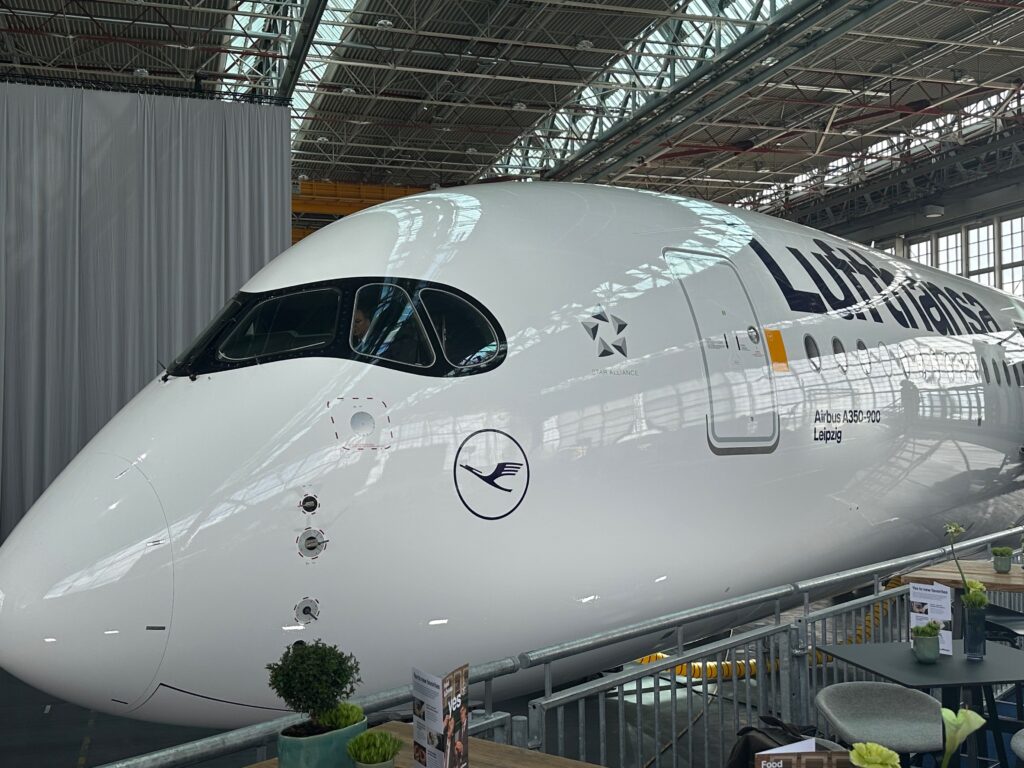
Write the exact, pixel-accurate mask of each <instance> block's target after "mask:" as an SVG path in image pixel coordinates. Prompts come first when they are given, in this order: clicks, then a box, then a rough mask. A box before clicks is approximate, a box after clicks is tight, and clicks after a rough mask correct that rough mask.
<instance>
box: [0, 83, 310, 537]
mask: <svg viewBox="0 0 1024 768" xmlns="http://www.w3.org/2000/svg"><path fill="white" fill-rule="evenodd" d="M288 119H289V116H288V109H287V108H285V107H266V106H257V105H250V104H229V103H223V102H218V101H208V100H201V99H188V98H172V97H166V96H151V95H142V94H128V93H108V92H102V91H89V90H76V89H64V88H49V87H36V86H28V85H17V84H5V83H0V541H2V540H3V539H4V538H6V536H7V534H8V533H9V532H10V531H11V530H12V529H13V528H14V525H15V524H16V523H17V521H18V520H19V519H20V518H21V517H22V515H24V513H25V512H26V511H27V510H28V508H29V507H30V506H31V504H32V502H33V501H34V500H35V499H36V498H37V497H38V496H39V495H40V494H41V493H42V491H43V490H44V489H45V488H46V486H47V484H49V482H50V481H51V480H52V479H53V478H54V477H56V475H57V474H58V473H59V472H60V470H61V469H62V468H63V467H64V466H65V465H66V464H67V463H68V461H70V460H71V458H72V457H73V456H74V455H75V454H76V453H77V452H78V450H79V448H81V447H82V446H83V445H84V444H85V443H86V442H87V441H88V440H89V438H90V437H92V435H94V434H95V433H96V432H97V431H98V430H99V429H100V427H102V426H103V425H104V424H105V423H106V422H107V420H108V419H110V417H111V416H112V415H113V414H114V413H116V412H117V410H118V409H119V408H120V407H121V406H122V405H124V404H125V403H126V402H127V401H128V400H129V399H130V398H131V397H132V396H133V395H134V394H135V393H136V392H137V391H138V390H139V389H141V388H142V387H143V385H145V384H146V383H147V382H148V381H150V380H151V379H152V378H153V377H154V376H156V375H157V374H158V373H159V372H160V364H159V363H158V362H157V361H158V359H159V360H162V361H163V362H164V363H168V362H169V361H170V358H172V357H173V356H174V355H175V354H177V353H178V352H180V351H181V350H182V348H183V347H184V346H185V344H187V343H188V342H189V341H190V340H191V339H192V338H193V337H194V336H195V335H196V333H198V331H199V330H200V329H201V328H202V327H203V326H204V325H205V324H206V323H207V322H208V321H209V320H210V319H211V318H212V317H213V315H214V313H215V312H216V311H217V310H218V309H219V308H220V306H221V305H222V304H223V303H224V301H225V299H226V298H227V297H228V296H230V295H231V294H233V293H234V292H235V291H237V290H238V288H239V287H240V286H241V285H242V283H243V282H244V281H245V280H246V279H247V278H248V277H249V276H250V275H252V274H253V273H254V272H255V271H256V270H258V269H259V268H260V267H261V266H262V265H264V264H265V263H266V262H267V261H269V260H270V259H271V258H273V257H274V256H276V255H277V254H278V253H279V252H280V251H282V250H284V249H285V248H286V247H287V246H288V245H289V244H290V241H291V233H290V194H291V191H290V157H289V126H288Z"/></svg>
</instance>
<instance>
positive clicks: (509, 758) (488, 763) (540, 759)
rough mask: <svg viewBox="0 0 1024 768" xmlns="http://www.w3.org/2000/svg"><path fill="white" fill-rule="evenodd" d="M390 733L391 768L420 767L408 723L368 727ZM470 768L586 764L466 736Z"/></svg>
mask: <svg viewBox="0 0 1024 768" xmlns="http://www.w3.org/2000/svg"><path fill="white" fill-rule="evenodd" d="M372 730H375V731H387V732H388V733H393V734H394V735H395V736H397V737H398V738H400V739H401V740H402V743H403V744H404V745H405V746H404V747H403V748H402V751H401V752H399V753H398V757H396V758H395V768H422V766H420V764H419V763H417V762H414V761H413V759H412V724H410V723H385V724H384V725H378V726H377V727H376V728H374V729H372ZM469 765H470V768H583V766H587V768H590V766H588V764H587V763H581V762H579V761H577V760H569V759H568V758H565V757H555V756H554V755H548V754H545V753H544V752H535V751H533V750H532V749H521V748H519V747H510V746H508V745H507V744H495V743H494V742H493V741H487V740H485V739H478V738H476V737H475V736H470V737H469ZM249 768H277V758H276V757H275V758H274V759H273V760H264V761H263V762H262V763H256V764H255V765H252V766H249Z"/></svg>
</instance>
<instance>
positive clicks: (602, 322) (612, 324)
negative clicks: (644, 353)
mask: <svg viewBox="0 0 1024 768" xmlns="http://www.w3.org/2000/svg"><path fill="white" fill-rule="evenodd" d="M580 323H581V324H582V325H583V330H585V331H586V332H587V335H589V336H590V338H591V339H593V340H594V341H596V342H597V356H598V357H609V356H611V355H614V354H615V353H616V352H618V353H619V354H620V355H622V356H623V357H627V354H626V337H625V335H623V331H625V330H626V326H627V325H629V323H627V322H626V321H625V320H623V319H622V318H621V317H616V316H615V315H613V314H612V313H611V312H605V311H604V307H600V306H599V307H597V308H596V309H595V310H594V313H593V314H592V315H590V316H589V317H586V318H584V319H583V320H580Z"/></svg>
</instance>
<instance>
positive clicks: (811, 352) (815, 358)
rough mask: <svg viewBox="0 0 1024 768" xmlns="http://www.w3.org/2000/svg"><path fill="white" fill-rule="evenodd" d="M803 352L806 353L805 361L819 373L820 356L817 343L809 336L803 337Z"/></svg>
mask: <svg viewBox="0 0 1024 768" xmlns="http://www.w3.org/2000/svg"><path fill="white" fill-rule="evenodd" d="M804 351H805V352H807V359H808V360H809V361H810V363H811V367H812V368H813V369H814V370H816V371H820V370H821V354H820V353H819V352H818V342H816V341H815V340H814V337H813V336H811V335H810V334H807V335H806V336H804Z"/></svg>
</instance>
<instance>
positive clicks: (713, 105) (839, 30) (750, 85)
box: [574, 0, 901, 181]
mask: <svg viewBox="0 0 1024 768" xmlns="http://www.w3.org/2000/svg"><path fill="white" fill-rule="evenodd" d="M898 2H901V0H876V1H875V2H873V3H870V4H869V5H868V6H867V7H866V8H864V9H862V10H861V11H859V12H857V13H856V14H854V15H853V16H852V17H850V18H849V19H847V20H846V21H844V22H843V23H841V24H838V25H836V26H834V27H831V28H830V29H828V31H826V32H821V33H819V34H818V35H815V36H814V37H813V38H811V40H809V41H807V42H806V43H805V44H803V45H801V46H800V48H798V49H797V50H795V51H793V53H791V54H789V55H788V56H786V57H784V58H783V59H781V60H780V61H778V62H776V63H775V64H773V65H771V66H769V67H765V68H763V69H762V70H761V71H760V72H758V73H757V74H756V75H753V76H748V77H746V78H743V79H741V81H740V82H739V83H738V84H736V85H733V87H731V88H730V89H729V90H728V91H727V92H726V93H725V94H723V95H721V96H719V97H718V98H715V99H714V100H712V101H711V102H709V103H708V104H705V105H703V106H698V105H700V100H701V99H703V98H706V97H707V96H709V95H711V94H712V93H713V92H714V91H716V90H717V89H718V88H720V87H721V86H722V85H724V84H726V83H727V82H729V81H730V80H734V79H736V78H737V77H738V75H740V74H741V72H742V70H744V69H748V68H749V66H750V64H749V62H747V63H745V64H741V65H738V66H739V70H740V71H736V72H731V73H729V72H725V73H722V75H720V76H719V77H716V78H714V79H713V80H712V81H711V82H709V83H707V84H705V85H704V86H702V87H701V88H698V89H697V90H696V91H695V92H694V93H692V94H690V95H688V96H687V97H686V98H685V99H682V100H681V101H680V102H678V103H677V104H674V105H673V106H672V107H671V108H670V109H668V110H667V111H666V113H665V114H664V115H662V116H661V119H662V120H664V119H665V118H670V117H675V116H676V115H680V114H681V113H682V112H685V111H687V110H694V111H692V112H690V114H688V115H687V116H686V117H684V118H683V120H681V121H680V122H678V123H676V124H674V125H671V126H669V127H668V128H667V129H663V130H661V131H658V132H657V133H655V134H654V135H653V136H652V137H650V138H648V139H647V140H646V141H644V142H643V143H642V144H641V145H640V146H639V147H635V148H630V147H629V145H631V144H632V143H633V141H635V138H634V139H626V140H620V141H618V142H616V143H615V144H613V145H612V146H611V147H606V148H605V149H604V150H602V152H601V153H599V154H598V155H597V156H596V157H594V158H592V159H591V160H590V161H589V162H588V163H587V164H586V166H584V168H581V169H580V170H579V171H577V172H576V173H575V174H574V175H575V176H579V175H583V174H584V173H586V172H589V175H587V176H586V180H588V181H599V180H601V179H605V178H607V177H609V176H613V175H614V174H615V173H617V172H618V171H620V170H622V169H623V168H626V167H627V166H630V165H632V164H633V163H634V161H636V160H637V159H638V158H640V157H645V156H647V155H650V154H652V152H660V151H664V150H662V149H661V147H662V144H663V143H664V142H667V141H669V140H670V139H671V137H672V136H673V135H675V134H677V133H679V132H680V131H682V130H684V129H686V128H687V127H689V126H691V125H694V124H696V123H697V122H699V121H700V120H705V119H707V118H708V116H709V115H711V114H713V113H715V112H716V111H718V110H720V109H722V108H723V107H725V106H727V105H728V104H730V103H732V102H734V101H735V100H736V99H738V98H740V97H741V96H743V95H745V94H747V93H749V92H750V91H752V90H753V89H754V88H756V87H757V86H759V85H762V84H763V83H765V82H767V81H769V80H771V79H772V78H773V77H776V76H778V75H780V74H781V73H782V72H783V71H785V70H786V68H787V67H789V66H791V65H793V64H796V63H797V62H799V61H801V60H802V59H804V58H806V57H807V56H810V55H811V54H812V53H814V52H815V51H818V50H820V49H821V48H822V46H825V45H827V44H829V43H830V42H832V41H833V40H836V39H838V38H840V37H842V36H843V35H844V34H846V33H847V32H848V31H850V30H851V29H855V28H856V27H859V26H860V25H861V24H863V23H864V22H866V21H868V20H869V19H871V18H872V17H874V16H876V15H878V14H879V13H881V12H882V11H884V10H886V9H887V8H890V7H892V6H893V5H896V4H897V3H898ZM836 10H837V9H836V8H835V7H834V5H830V7H828V8H826V9H824V10H822V11H819V12H818V13H816V14H814V16H812V17H808V18H807V19H805V20H804V21H803V22H801V23H800V24H797V25H795V27H794V28H793V30H791V31H790V34H789V35H788V36H787V37H788V38H789V39H790V40H793V39H795V37H794V35H793V32H794V31H795V30H798V29H809V28H812V27H815V26H817V25H818V23H820V21H821V18H820V16H821V15H832V14H833V13H835V11H836ZM816 17H817V18H816ZM797 34H802V32H800V33H797ZM779 47H781V46H778V47H777V48H776V50H778V48H779ZM759 55H760V56H764V55H765V52H763V51H762V52H760V54H759ZM730 69H732V68H730ZM730 75H731V76H730ZM616 155H618V156H619V158H618V159H617V160H615V161H614V162H612V163H611V164H609V165H607V166H605V167H603V168H600V169H598V168H597V166H598V165H599V164H600V161H601V160H602V159H604V158H607V157H609V156H616Z"/></svg>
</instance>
